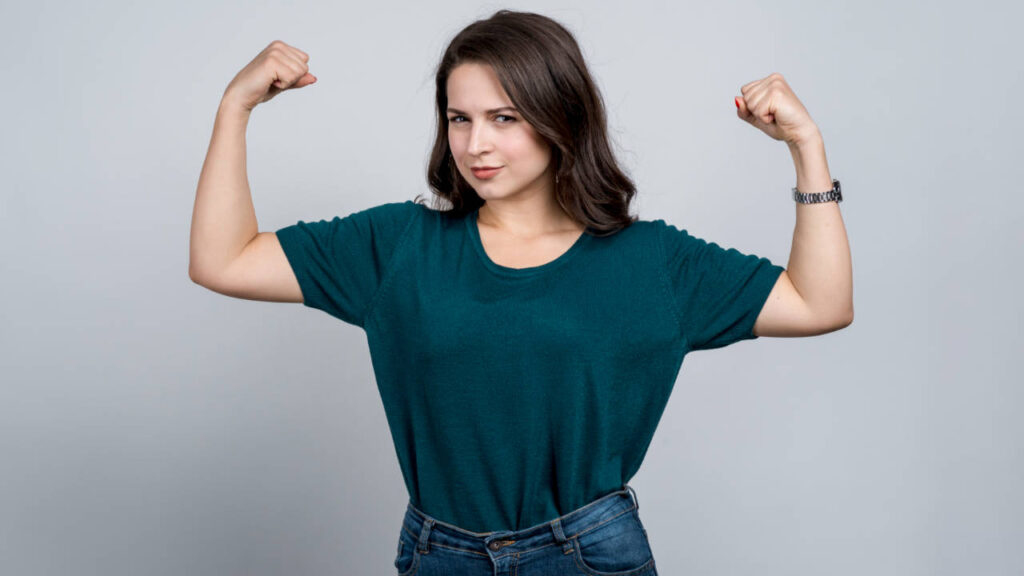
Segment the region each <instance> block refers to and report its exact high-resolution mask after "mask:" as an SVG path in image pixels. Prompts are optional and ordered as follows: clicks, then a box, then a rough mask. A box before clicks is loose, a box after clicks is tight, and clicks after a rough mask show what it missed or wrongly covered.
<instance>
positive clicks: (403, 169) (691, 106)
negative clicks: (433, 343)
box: [0, 1, 1024, 576]
mask: <svg viewBox="0 0 1024 576" xmlns="http://www.w3.org/2000/svg"><path fill="white" fill-rule="evenodd" d="M501 7H511V8H520V9H527V10H536V11H540V12H542V13H544V14H547V15H549V16H551V17H554V18H556V19H558V20H559V21H561V22H563V23H564V24H566V25H567V26H568V27H569V28H570V29H571V30H572V31H573V32H574V33H575V34H576V37H577V39H578V41H579V42H580V44H581V46H582V48H583V51H584V55H585V57H586V58H587V60H588V63H589V66H590V67H591V71H592V73H593V74H594V76H595V79H596V80H597V82H598V85H599V87H600V89H601V90H602V92H603V94H604V97H605V100H606V103H607V105H608V111H609V122H610V128H611V131H612V134H613V135H614V138H615V145H616V147H617V150H618V154H619V156H620V159H621V160H622V162H623V164H624V166H625V167H626V168H627V169H628V170H629V171H630V173H631V174H632V175H633V176H634V178H635V179H636V182H637V184H638V187H639V190H640V194H639V198H638V201H637V204H636V205H635V212H636V213H638V214H639V215H640V217H641V218H644V219H655V218H664V219H666V220H667V221H668V222H670V223H674V224H677V225H679V226H681V227H685V228H688V229H689V230H690V231H691V233H693V234H695V235H698V236H701V237H704V238H707V239H709V240H713V241H717V242H719V243H722V244H725V245H728V246H732V247H736V248H738V249H740V250H743V251H745V252H751V253H756V254H759V255H762V256H767V257H769V258H770V259H772V260H773V261H774V262H776V263H779V264H782V265H786V263H787V260H788V257H789V248H790V243H791V241H792V232H793V225H794V221H795V220H794V218H795V209H794V206H793V204H794V203H793V201H792V200H791V199H790V196H789V191H790V187H792V186H793V185H795V178H796V176H795V171H794V168H793V164H792V161H791V159H790V156H789V153H788V151H787V150H786V147H785V145H784V144H783V143H781V142H776V141H774V140H772V139H770V138H769V137H768V136H766V135H764V134H762V133H761V132H759V131H758V130H756V129H755V128H754V127H753V126H750V125H748V124H746V123H745V122H743V121H741V120H739V119H738V118H737V117H736V114H735V107H734V105H733V97H734V96H736V95H739V94H740V92H739V88H740V86H742V85H744V84H746V83H747V82H750V81H753V80H757V79H760V78H763V77H764V76H767V75H768V74H770V73H772V72H780V73H782V74H783V76H784V77H785V78H786V79H787V80H788V82H789V83H790V85H791V86H792V87H793V89H794V91H795V92H796V94H797V96H798V97H799V98H800V99H801V101H802V102H803V103H804V105H805V106H806V107H807V109H808V110H809V111H810V113H811V115H812V117H813V119H814V120H815V121H816V122H817V124H818V126H819V127H820V128H821V131H822V133H823V135H824V139H825V146H826V151H827V154H828V158H829V166H830V169H831V173H832V176H833V177H835V178H839V179H840V180H841V181H842V183H843V188H844V192H845V196H846V201H845V202H844V203H843V204H842V205H841V209H842V213H843V218H844V222H845V224H846V227H847V230H848V233H849V236H850V244H851V248H852V254H853V270H854V276H855V280H854V286H855V300H856V302H855V309H856V319H855V321H854V323H853V324H852V325H851V326H850V327H849V328H846V329H845V330H842V331H839V332H834V333H831V334H827V335H823V336H820V337H815V338H799V339H784V338H761V339H759V340H755V341H752V342H741V343H738V344H736V345H734V346H732V347H729V348H726V349H719V350H715V351H707V352H703V353H694V354H691V355H690V356H688V357H687V359H686V361H685V363H684V366H683V371H682V373H681V375H680V377H679V380H678V382H677V384H676V388H675V390H674V393H673V396H672V398H671V400H670V402H669V405H668V408H667V410H666V412H665V414H664V417H663V420H662V422H661V424H660V427H659V429H658V431H657V434H656V435H655V438H654V442H653V444H652V446H651V448H650V451H649V453H648V456H647V459H646V461H645V463H644V466H643V468H642V469H641V471H640V473H639V474H638V475H637V476H636V477H635V478H634V479H633V481H632V485H633V486H634V487H635V488H636V489H637V492H638V496H639V500H640V514H641V518H642V520H643V521H644V523H645V525H646V526H647V527H648V530H649V532H650V538H651V543H652V547H653V550H654V553H655V557H656V559H657V562H658V566H659V571H660V572H661V573H662V574H665V575H672V574H688V575H704V574H708V575H711V574H716V575H717V574H753V573H758V574H786V575H792V574H807V575H811V574H813V575H818V574H832V575H844V574H850V575H853V574H857V575H859V574H865V573H870V574H882V575H900V576H911V575H936V574H938V575H945V574H949V575H954V574H956V575H959V574H968V573H970V574H986V575H988V574H1007V575H1009V574H1020V573H1022V572H1024V555H1022V553H1021V548H1020V543H1021V542H1022V541H1024V498H1022V496H1021V495H1020V492H1019V489H1020V487H1021V485H1022V483H1024V454H1022V449H1021V440H1020V439H1021V436H1022V433H1024V425H1022V424H1021V422H1020V420H1019V419H1018V418H1017V414H1018V413H1019V409H1020V406H1021V402H1022V400H1024V392H1022V390H1021V386H1020V380H1021V378H1020V369H1019V368H1017V367H1016V365H1015V363H1014V360H1015V359H1011V354H1012V355H1014V356H1016V357H1018V358H1019V356H1020V351H1021V349H1022V347H1021V337H1020V325H1021V320H1022V318H1021V316H1022V314H1021V312H1022V306H1021V304H1020V299H1019V294H1020V287H1019V284H1020V280H1021V273H1020V270H1019V265H1020V262H1021V257H1020V249H1021V246H1022V232H1021V224H1022V222H1021V214H1022V207H1024V201H1022V199H1021V194H1020V192H1021V190H1020V186H1019V184H1018V181H1019V176H1018V174H1017V171H1016V169H1015V168H1016V165H1017V163H1015V162H1014V160H1017V159H1018V158H1019V156H1020V154H1021V151H1022V149H1021V146H1020V144H1019V141H1018V137H1019V134H1020V129H1021V105H1020V95H1021V88H1022V85H1021V84H1022V81H1021V78H1022V75H1021V70H1020V63H1019V62H1020V60H1019V55H1020V54H1021V53H1022V47H1021V45H1020V44H1021V43H1020V41H1019V40H1016V39H1014V37H1015V34H1016V30H1015V29H1014V28H1013V23H1015V22H1019V21H1020V20H1021V17H1022V15H1024V14H1022V13H1021V12H1022V10H1021V9H1020V8H1011V7H1010V3H1009V2H1003V3H984V2H973V3H939V4H924V3H903V4H895V5H894V4H891V3H890V4H883V3H882V2H878V1H876V2H858V3H856V4H854V3H853V2H843V3H837V2H815V3H810V2H800V3H797V2H771V3H763V4H755V3H749V2H747V3H735V4H723V3H719V4H716V5H715V6H714V7H712V6H711V4H710V3H706V2H705V3H698V4H692V5H686V4H680V3H668V2H635V3H633V7H632V8H629V9H627V8H626V7H625V5H624V4H622V3H620V2H614V3H613V2H605V3H598V4H595V3H592V2H545V3H537V2H520V3H512V4H492V3H487V4H479V3H475V2H456V1H448V2H431V3H413V2H404V3H400V4H399V3H393V4H390V5H378V6H374V7H370V6H369V5H367V4H366V3H359V4H353V3H338V2H321V3H313V2H261V3H255V4H254V3H251V2H221V3H215V4H209V3H205V2H203V3H200V2H186V3H177V4H175V5H173V6H172V5H171V3H164V4H163V5H162V6H155V5H149V4H148V3H141V4H140V3H135V2H98V3H89V4H83V3H78V2H64V3H54V2H42V3H33V4H30V3H27V2H18V3H15V2H6V1H5V2H4V3H3V6H2V11H0V20H2V21H3V22H4V24H5V26H4V29H5V34H4V36H3V39H2V40H0V42H2V43H3V47H4V50H3V54H4V56H3V58H0V67H2V72H3V79H4V80H5V84H6V85H5V87H4V88H3V91H2V95H0V98H2V99H3V105H2V110H3V126H4V128H3V138H2V149H0V161H2V162H3V170H2V173H3V178H4V184H3V192H2V196H0V217H2V224H3V225H2V230H3V235H4V236H3V242H2V243H0V246H2V251H3V253H2V258H0V266H2V271H3V282H2V283H0V290H2V291H3V299H2V302H3V309H2V318H0V345H2V346H0V350H2V366H0V368H2V372H0V374H2V378H3V385H2V387H0V573H3V574H11V575H18V576H30V575H44V574H45V575H71V574H74V575H76V576H77V575H104V576H112V575H134V574H147V575H152V576H157V575H175V576H177V575H182V574H187V575H190V576H198V575H225V574H230V575H236V574H247V575H263V574H309V575H327V574H357V573H358V574H389V573H392V572H393V568H392V567H391V562H392V560H393V558H394V554H395V550H396V541H397V536H398V528H399V525H400V522H401V517H402V514H403V512H404V509H405V505H406V503H407V495H406V492H405V487H404V484H403V483H402V477H401V474H400V471H399V468H398V461H397V458H396V456H395V453H394V449H393V446H392V443H391V437H390V434H389V431H388V428H387V423H386V420H385V417H384V412H383V407H382V405H381V402H380V397H379V395H378V393H377V390H376V387H375V384H374V379H373V372H372V369H371V364H370V357H369V352H368V348H367V345H366V340H365V335H364V333H363V332H362V331H361V330H360V329H358V328H356V327H354V326H351V325H347V324H344V323H341V322H339V321H337V320H335V319H333V318H331V317H329V316H327V315H326V314H323V313H321V312H319V311H316V310H312V309H308V308H304V307H302V306H301V305H298V304H273V303H265V302H254V301H247V300H239V299H231V298H228V297H225V296H221V295H219V294H216V293H214V292H211V291H209V290H206V289H204V288H202V287H200V286H198V285H196V284H193V283H192V282H191V281H190V280H189V278H188V273H187V268H188V239H189V226H190V218H191V212H192V206H193V201H194V198H195V189H196V184H197V181H198V177H199V172H200V169H201V167H202V162H203V159H204V157H205V154H206V149H207V146H208V144H209V138H210V134H211V131H212V128H213V119H214V115H215V112H216V109H217V104H218V102H219V100H220V97H221V95H222V92H223V89H224V88H225V86H227V83H228V82H229V81H230V80H231V78H232V77H233V76H234V75H235V74H236V73H237V72H238V70H240V69H241V68H242V67H243V66H244V65H245V64H246V63H247V62H249V61H250V60H251V59H252V58H253V57H254V56H255V55H256V54H257V53H258V52H259V51H260V50H262V49H263V48H264V47H265V46H266V45H267V44H269V43H270V41H272V40H274V39H281V40H283V41H285V42H287V43H289V44H292V45H294V46H296V47H298V48H300V49H302V50H303V51H305V52H307V53H309V54H310V56H311V59H310V70H311V72H312V73H313V74H315V75H316V76H317V77H318V78H319V80H318V82H317V83H316V84H314V85H312V86H310V87H307V88H304V89H301V90H297V91H290V92H286V93H284V94H281V95H279V96H278V97H276V98H275V99H274V100H273V101H271V102H269V103H267V104H265V105H262V106H260V107H258V108H257V109H256V110H255V112H254V113H253V115H252V118H251V122H250V126H249V132H248V167H249V171H248V174H249V181H250V184H251V187H252V194H253V199H254V202H255V206H256V210H257V216H258V218H259V223H260V230H264V231H266V230H274V229H277V228H278V227H281V226H284V225H287V224H292V223H294V222H295V221H297V220H299V219H305V220H309V219H320V218H329V217H331V216H334V215H345V214H348V213H351V212H353V211H356V210H359V209H363V208H367V207H370V206H373V205H377V204H379V203H383V202H389V201H401V200H407V199H412V198H413V197H414V196H415V195H416V194H418V193H420V192H426V191H427V187H426V183H425V179H424V167H425V163H426V158H427V154H428V151H429V147H430V144H431V141H430V138H431V135H432V130H433V112H432V106H433V100H432V98H433V91H432V76H431V72H432V69H433V66H434V65H435V64H436V62H437V59H438V58H439V56H440V54H441V51H442V49H443V48H444V46H445V44H446V43H447V41H448V40H449V39H450V38H451V37H452V35H454V34H455V33H456V32H457V31H458V30H459V29H461V28H462V27H463V26H465V25H466V24H468V23H469V22H471V21H472V20H474V19H476V18H480V17H486V16H489V15H490V14H491V13H492V12H493V11H494V10H496V9H498V8H501ZM1014 351H1016V352H1014Z"/></svg>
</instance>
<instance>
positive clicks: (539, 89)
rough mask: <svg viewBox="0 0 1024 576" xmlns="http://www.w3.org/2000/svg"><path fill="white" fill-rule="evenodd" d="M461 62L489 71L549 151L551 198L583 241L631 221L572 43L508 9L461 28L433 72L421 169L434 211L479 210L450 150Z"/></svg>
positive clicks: (629, 191)
mask: <svg viewBox="0 0 1024 576" xmlns="http://www.w3.org/2000/svg"><path fill="white" fill-rule="evenodd" d="M467 62H473V63H477V64H486V65H489V66H491V68H493V69H494V71H495V73H496V74H497V76H498V79H499V80H500V82H501V86H502V88H504V90H505V92H506V93H507V94H508V96H509V98H510V99H511V100H512V104H513V105H514V106H515V107H516V108H517V109H518V110H519V112H520V113H521V114H522V116H523V118H524V119H525V120H526V121H527V122H528V123H529V124H530V125H531V126H532V127H533V128H534V129H535V130H536V132H537V133H538V135H539V136H540V137H541V138H543V140H544V141H546V142H547V143H548V144H549V145H550V146H551V150H552V155H551V161H552V162H553V163H554V164H555V166H554V168H555V174H556V175H557V178H556V182H555V199H556V200H557V202H558V203H559V205H561V207H562V209H563V210H565V211H566V213H567V214H569V215H570V216H571V217H572V218H574V219H575V220H577V221H578V222H580V223H583V224H584V225H586V227H587V231H586V232H587V233H588V234H591V235H594V236H608V235H611V234H614V233H615V232H617V231H619V230H621V229H623V228H625V227H627V226H629V225H630V224H632V223H633V222H635V221H636V220H637V217H636V216H631V215H630V214H629V204H630V202H631V201H632V200H633V197H634V196H635V195H636V185H635V184H634V183H633V181H632V180H631V179H630V177H629V176H628V175H627V174H626V173H625V172H624V171H623V170H622V169H621V168H619V165H618V162H616V159H615V155H614V154H613V153H612V150H611V147H610V146H609V139H608V129H607V125H606V124H607V120H606V114H605V109H604V101H603V99H602V97H601V93H600V91H599V90H598V89H597V87H596V85H595V83H594V81H593V79H592V78H591V76H590V72H589V71H588V70H587V66H586V63H585V62H584V60H583V55H582V53H581V52H580V48H579V45H577V43H576V39H575V38H574V37H573V35H572V33H571V32H569V30H567V29H566V28H565V27H564V26H562V25H561V24H559V23H558V22H555V21H554V20H552V19H550V18H548V17H546V16H542V15H540V14H535V13H532V12H513V11H510V10H499V11H497V12H495V13H494V14H493V15H492V16H491V17H490V18H487V19H486V20H477V21H475V22H473V23H472V24H470V25H469V26H466V27H465V28H463V29H462V31H460V32H459V33H458V34H457V35H456V36H455V37H454V38H453V39H452V41H451V42H450V43H449V44H448V48H447V49H446V50H445V52H444V56H443V57H442V58H441V61H440V63H439V64H438V66H437V71H436V100H437V133H436V138H435V140H434V148H433V150H432V151H431V154H430V161H429V164H428V166H427V182H428V184H429V185H430V188H431V190H432V191H433V193H434V195H435V198H434V200H435V202H434V204H435V206H434V208H435V209H439V210H441V211H442V212H444V213H446V214H450V215H455V216H464V215H466V214H468V213H469V212H472V211H473V210H475V209H477V208H479V207H480V206H481V205H483V203H484V200H482V199H481V198H480V196H478V195H477V193H476V191H475V190H473V187H472V186H470V184H469V182H467V181H466V180H465V178H463V177H462V175H461V174H460V173H459V171H458V168H457V167H456V166H455V161H454V159H453V158H452V152H451V148H450V147H449V146H448V116H447V109H448V92H447V84H448V76H449V75H450V74H451V72H452V70H454V69H455V68H456V67H457V66H458V65H460V64H463V63H467ZM417 202H418V203H421V204H422V202H419V197H417Z"/></svg>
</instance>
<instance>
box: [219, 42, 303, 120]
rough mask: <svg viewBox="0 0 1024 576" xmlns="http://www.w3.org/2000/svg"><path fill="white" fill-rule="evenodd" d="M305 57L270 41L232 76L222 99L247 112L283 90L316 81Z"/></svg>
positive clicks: (299, 52)
mask: <svg viewBox="0 0 1024 576" xmlns="http://www.w3.org/2000/svg"><path fill="white" fill-rule="evenodd" d="M307 62H309V55H308V54H306V53H305V52H303V51H302V50H299V49H298V48H295V47H292V46H289V45H287V44H285V43H284V42H281V41H280V40H274V41H273V42H271V43H270V44H269V45H268V46H267V47H266V48H264V49H263V51H262V52H260V53H259V54H257V55H256V57H255V58H253V60H252V62H249V63H248V64H246V66H245V68H242V70H241V71H240V72H239V73H238V74H237V75H235V77H234V79H233V80H231V83H230V84H228V87H227V88H226V89H225V90H224V99H225V100H230V101H231V102H233V103H235V104H237V105H239V106H241V107H243V108H244V109H246V110H248V111H251V110H252V109H253V108H255V107H256V105H257V104H262V103H263V102H266V101H268V100H270V99H271V98H273V97H274V96H277V95H278V94H280V93H281V92H283V91H285V90H290V89H292V88H302V87H304V86H309V85H310V84H312V83H313V82H316V76H313V75H312V74H310V73H309V66H308V65H307V64H306V63H307Z"/></svg>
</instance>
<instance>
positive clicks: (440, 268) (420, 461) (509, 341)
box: [277, 201, 783, 532]
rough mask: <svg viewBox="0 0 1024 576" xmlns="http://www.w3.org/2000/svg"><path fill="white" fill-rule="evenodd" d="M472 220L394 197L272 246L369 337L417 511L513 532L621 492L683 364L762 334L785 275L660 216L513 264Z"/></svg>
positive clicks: (310, 295) (333, 310)
mask: <svg viewBox="0 0 1024 576" xmlns="http://www.w3.org/2000/svg"><path fill="white" fill-rule="evenodd" d="M476 215H477V212H473V213H471V214H470V215H468V216H465V217H461V218H458V217H455V216H449V215H446V214H444V213H442V212H440V211H435V210H432V209H430V208H429V207H427V206H424V205H421V204H417V203H414V202H412V201H406V202H393V203H387V204H381V205H378V206H375V207H372V208H369V209H366V210H362V211H359V212H355V213H353V214H350V215H349V216H347V217H344V218H341V217H335V218H334V219H332V220H320V221H318V222H303V221H301V220H300V221H299V222H298V223H297V224H293V225H290V226H287V227H284V228H281V229H280V230H277V237H278V239H279V240H280V242H281V246H282V248H283V249H284V252H285V254H286V256H287V258H288V261H289V263H290V264H291V266H292V269H293V270H294V272H295V276H296V277H297V278H298V282H299V286H300V287H301V288H302V294H303V297H304V304H305V305H306V306H309V307H311V308H317V309H319V310H322V311H324V312H326V313H328V314H330V315H332V316H334V317H336V318H338V319H340V320H343V321H345V322H347V323H350V324H354V325H356V326H360V327H362V328H363V330H364V331H365V333H366V336H367V339H368V343H369V350H370V356H371V362H372V365H373V371H374V375H375V377H376V380H377V387H378V390H379V392H380V396H381V400H382V401H383V404H384V409H385V413H386V415H387V420H388V426H389V428H390V429H391V436H392V439H393V440H394V445H395V452H396V453H397V455H398V462H399V466H400V467H401V470H402V474H403V476H404V478H405V485H406V487H407V489H408V492H409V498H410V501H411V502H412V504H413V505H414V506H416V507H417V508H419V509H420V510H422V511H423V512H425V513H427V514H429V515H431V516H433V517H434V518H437V519H438V520H441V521H443V522H447V523H449V524H454V525H456V526H459V527H461V528H463V529H466V530H470V531H473V532H490V531H497V530H521V529H523V528H528V527H531V526H533V525H536V524H539V523H541V522H545V521H548V520H552V519H554V518H556V517H558V516H561V515H564V514H566V513H568V512H570V511H572V510H575V509H576V508H579V507H581V506H583V505H585V504H587V503H589V502H592V501H593V500H595V499H597V498H599V497H601V496H603V495H605V494H608V493H610V492H613V491H615V490H621V489H622V488H623V486H624V484H626V483H627V482H628V481H629V480H630V479H631V478H632V477H633V475H634V474H635V473H636V472H637V470H638V469H639V468H640V464H641V462H643V459H644V455H645V454H646V453H647V449H648V447H649V445H650V442H651V439H652V438H653V436H654V431H655V429H656V428H657V425H658V421H659V419H660V418H661V415H662V412H663V411H664V409H665V406H666V404H667V402H668V399H669V395H670V393H671V391H672V387H673V385H674V384H675V381H676V377H677V375H678V373H679V369H680V367H681V366H682V361H683V357H684V356H685V355H686V353H687V352H690V351H693V350H707V349H712V348H720V347H723V346H727V345H729V344H731V343H733V342H737V341H739V340H747V339H753V338H757V336H755V335H754V334H753V333H752V329H753V325H754V321H755V320H756V319H757V316H758V313H759V312H760V310H761V308H762V306H763V305H764V303H765V301H766V300H767V298H768V294H769V292H770V291H771V289H772V287H773V286H774V285H775V281H776V279H777V278H778V276H779V274H780V273H782V271H783V268H782V267H781V266H777V265H774V264H772V263H771V262H770V261H769V260H768V259H767V258H762V257H758V256H756V255H753V254H743V253H740V252H738V251H737V250H736V249H728V250H726V249H724V248H722V247H720V246H719V245H718V244H715V243H708V242H705V241H704V240H701V239H699V238H696V237H693V236H690V235H689V234H688V233H687V232H686V230H681V229H678V228H676V227H675V226H672V225H670V224H666V223H665V222H664V221H663V220H654V221H644V220H640V221H637V222H635V223H633V224H632V225H631V226H629V227H627V228H625V229H623V230H620V231H619V232H617V233H615V234H613V235H611V236H608V237H604V238H601V237H597V236H592V235H590V234H583V235H582V236H580V238H579V240H577V241H576V243H575V244H573V246H572V247H571V248H569V250H568V251H566V252H565V253H563V254H562V255H561V256H559V257H558V258H556V259H555V260H552V261H551V262H548V263H547V264H544V265H541V266H535V267H531V268H522V269H516V268H508V267H505V266H501V265H499V264H497V263H495V262H493V261H492V260H490V258H489V257H488V256H487V253H486V252H485V251H484V249H483V245H482V244H481V242H480V236H479V231H478V229H477V227H476Z"/></svg>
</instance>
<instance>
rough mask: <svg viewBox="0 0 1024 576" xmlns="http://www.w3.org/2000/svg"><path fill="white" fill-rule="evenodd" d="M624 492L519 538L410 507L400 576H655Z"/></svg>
mask: <svg viewBox="0 0 1024 576" xmlns="http://www.w3.org/2000/svg"><path fill="white" fill-rule="evenodd" d="M639 509H640V504H639V501H638V500H637V498H636V491H634V490H633V488H632V487H630V486H628V485H627V486H625V488H623V489H622V490H619V491H617V492H612V493H611V494H606V495H605V496H602V497H600V498H598V499H597V500H594V501H593V502H591V503H590V504H587V505H585V506H583V507H581V508H577V509H576V510H573V511H572V512H569V513H568V514H565V515H564V516H559V517H558V518H555V519H554V520H550V521H548V522H544V523H542V524H537V525H535V526H532V527H530V528H524V529H523V530H519V531H515V532H513V531H508V530H503V531H498V532H470V531H468V530H463V529H462V528H459V527H457V526H453V525H451V524H447V523H445V522H441V521H440V520H437V519H435V518H432V517H431V516H428V515H427V514H424V513H423V512H422V511H420V510H418V509H417V508H416V507H415V506H413V505H412V502H410V503H409V505H408V507H407V508H406V512H405V518H404V519H403V520H402V529H401V531H400V533H399V537H398V554H397V555H396V557H395V568H396V569H397V570H398V574H399V576H413V575H414V574H415V575H418V576H435V575H442V574H443V575H445V576H502V575H510V576H511V575H515V576H554V575H563V574H570V575H585V576H657V574H658V572H657V570H655V567H654V555H653V554H652V552H651V547H650V543H649V542H648V541H647V530H646V529H645V528H644V527H643V524H641V523H640V515H639V513H638V512H639Z"/></svg>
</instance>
